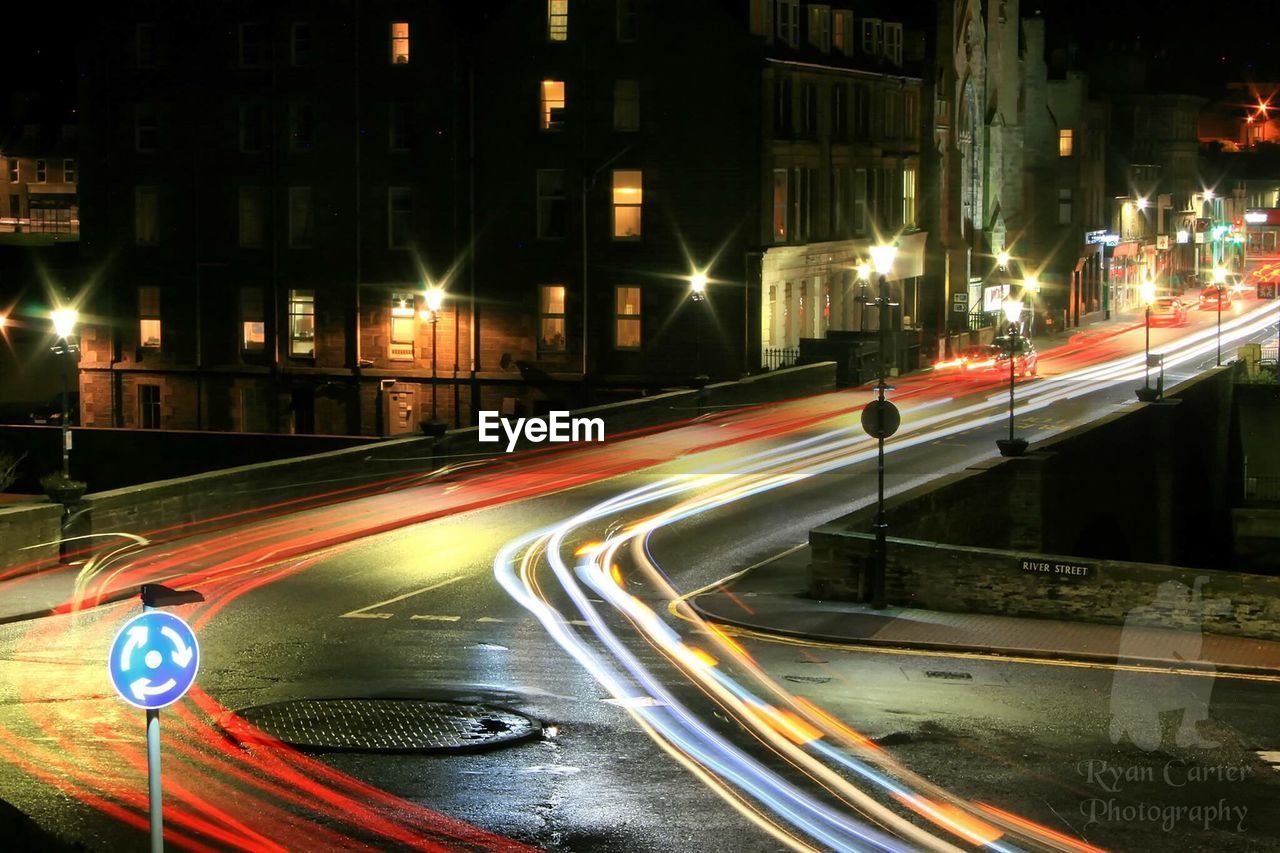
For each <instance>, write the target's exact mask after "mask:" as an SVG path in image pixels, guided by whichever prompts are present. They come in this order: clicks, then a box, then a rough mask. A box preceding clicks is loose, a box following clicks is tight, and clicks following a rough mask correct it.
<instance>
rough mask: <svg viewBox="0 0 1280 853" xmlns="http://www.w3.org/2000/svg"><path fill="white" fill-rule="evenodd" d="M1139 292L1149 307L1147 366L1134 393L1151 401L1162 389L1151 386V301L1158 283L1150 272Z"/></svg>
mask: <svg viewBox="0 0 1280 853" xmlns="http://www.w3.org/2000/svg"><path fill="white" fill-rule="evenodd" d="M1138 293H1139V295H1141V297H1142V302H1143V304H1145V305H1146V308H1147V317H1146V323H1145V326H1146V344H1145V345H1144V347H1143V349H1144V352H1145V355H1146V366H1145V370H1146V373H1145V378H1144V379H1143V383H1142V387H1141V388H1139V389H1138V390H1137V391H1135V392H1134V393H1135V394H1137V395H1138V399H1139V400H1141V401H1142V402H1144V403H1150V402H1153V401H1154V400H1155V399H1156V398H1157V397H1159V396H1160V390H1159V389H1158V388H1152V387H1151V303H1153V302H1155V301H1156V283H1155V282H1154V281H1152V280H1151V274H1150V273H1148V274H1147V278H1146V280H1144V281H1143V282H1142V286H1141V287H1140V288H1139V290H1138Z"/></svg>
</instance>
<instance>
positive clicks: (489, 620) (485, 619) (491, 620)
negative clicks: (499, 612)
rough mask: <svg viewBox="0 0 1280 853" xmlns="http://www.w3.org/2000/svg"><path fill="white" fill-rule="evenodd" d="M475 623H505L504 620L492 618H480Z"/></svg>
mask: <svg viewBox="0 0 1280 853" xmlns="http://www.w3.org/2000/svg"><path fill="white" fill-rule="evenodd" d="M476 621H477V622H506V621H507V620H506V619H494V618H493V617H492V616H481V617H480V618H479V619H477V620H476Z"/></svg>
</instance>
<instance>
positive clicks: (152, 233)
mask: <svg viewBox="0 0 1280 853" xmlns="http://www.w3.org/2000/svg"><path fill="white" fill-rule="evenodd" d="M133 232H134V242H136V243H137V244H138V245H139V246H155V245H157V244H158V243H159V242H160V191H159V190H158V189H157V188H156V187H135V188H134V193H133Z"/></svg>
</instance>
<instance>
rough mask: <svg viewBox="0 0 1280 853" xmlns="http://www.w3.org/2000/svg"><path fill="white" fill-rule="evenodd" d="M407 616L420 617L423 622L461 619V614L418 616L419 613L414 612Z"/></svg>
mask: <svg viewBox="0 0 1280 853" xmlns="http://www.w3.org/2000/svg"><path fill="white" fill-rule="evenodd" d="M409 618H410V619H421V620H423V621H425V622H457V621H458V620H459V619H461V618H462V617H461V616H420V615H418V614H414V615H413V616H410V617H409Z"/></svg>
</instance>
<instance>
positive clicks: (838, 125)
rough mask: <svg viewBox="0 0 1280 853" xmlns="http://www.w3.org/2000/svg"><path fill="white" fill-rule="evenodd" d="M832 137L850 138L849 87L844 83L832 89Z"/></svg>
mask: <svg viewBox="0 0 1280 853" xmlns="http://www.w3.org/2000/svg"><path fill="white" fill-rule="evenodd" d="M831 136H832V138H834V139H848V138H849V87H848V86H846V85H845V84H843V83H837V84H835V85H834V86H832V87H831Z"/></svg>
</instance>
